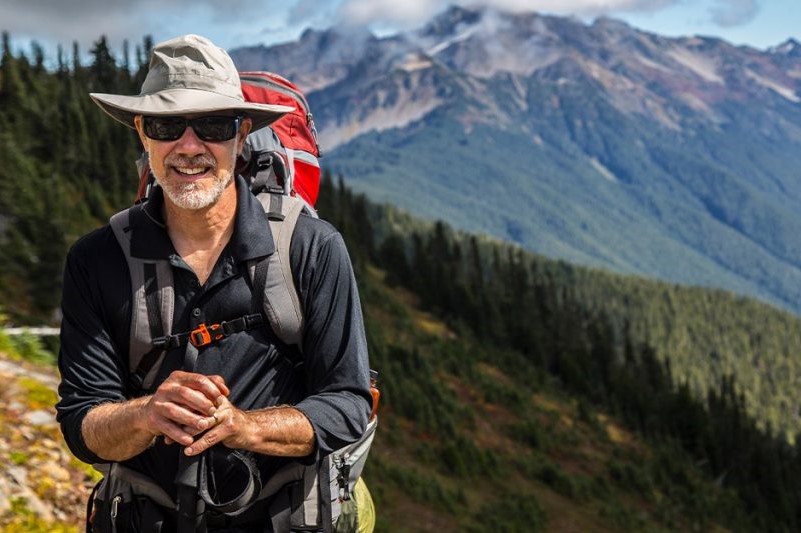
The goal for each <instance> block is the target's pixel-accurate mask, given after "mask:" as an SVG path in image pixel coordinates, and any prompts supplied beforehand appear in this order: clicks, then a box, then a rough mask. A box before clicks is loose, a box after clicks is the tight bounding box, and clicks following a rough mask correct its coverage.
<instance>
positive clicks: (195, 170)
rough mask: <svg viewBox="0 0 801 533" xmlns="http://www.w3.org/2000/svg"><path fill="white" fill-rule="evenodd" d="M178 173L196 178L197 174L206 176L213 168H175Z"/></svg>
mask: <svg viewBox="0 0 801 533" xmlns="http://www.w3.org/2000/svg"><path fill="white" fill-rule="evenodd" d="M173 168H174V169H175V170H176V172H178V173H180V174H185V175H187V176H195V175H197V174H204V173H206V172H208V171H209V170H211V167H173Z"/></svg>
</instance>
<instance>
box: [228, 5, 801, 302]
mask: <svg viewBox="0 0 801 533" xmlns="http://www.w3.org/2000/svg"><path fill="white" fill-rule="evenodd" d="M231 55H232V57H233V58H234V60H235V62H237V64H238V66H239V67H240V68H241V69H269V70H274V71H277V72H281V73H283V74H285V75H286V76H287V77H289V78H290V79H292V80H294V81H296V82H297V83H298V84H299V85H300V86H301V87H303V88H304V89H305V90H307V91H308V96H309V101H310V104H311V106H312V109H313V110H314V113H315V121H316V124H317V127H318V129H319V132H320V142H321V146H322V149H323V152H324V154H325V157H324V159H323V164H324V165H325V166H326V167H327V168H329V169H332V170H334V171H335V172H341V173H342V174H343V175H344V176H345V177H346V179H347V180H348V183H349V184H351V185H352V186H353V187H355V188H356V189H358V190H361V191H365V192H367V193H369V194H370V195H371V197H373V198H374V199H377V200H380V201H388V202H390V203H392V204H395V205H399V206H401V207H403V208H405V209H408V210H410V211H412V212H414V213H416V214H418V215H422V216H425V217H428V218H431V219H434V218H437V219H444V220H447V221H449V222H451V223H453V224H454V225H456V226H458V227H460V228H463V229H467V230H470V231H479V232H486V233H489V234H492V235H495V236H497V237H500V238H502V239H505V240H508V241H511V242H515V243H519V244H521V245H523V246H524V247H526V248H528V249H530V250H534V251H537V252H540V253H543V254H546V255H548V256H552V257H556V258H562V259H567V260H570V261H573V262H578V263H582V264H588V265H593V266H600V267H605V268H609V269H613V270H616V271H620V272H626V273H637V274H643V275H646V276H650V277H656V278H661V279H665V280H670V281H675V282H681V283H689V284H697V285H705V286H714V287H721V288H725V289H728V290H731V291H736V292H738V293H741V294H747V295H752V296H757V297H759V298H761V299H763V300H766V301H769V302H771V303H774V304H776V305H780V306H783V307H785V308H789V309H792V310H794V311H796V312H799V311H801V217H799V216H798V213H799V208H801V180H799V179H798V178H797V176H798V170H797V169H798V168H801V105H799V103H800V102H801V97H800V96H799V94H801V93H799V88H800V87H801V85H800V84H801V81H800V80H801V48H800V47H799V44H798V43H796V42H795V41H793V40H789V41H787V42H785V43H782V44H781V45H778V46H776V47H774V48H771V49H769V50H766V51H760V50H756V49H753V48H749V47H736V46H733V45H731V44H729V43H727V42H725V41H722V40H719V39H715V38H708V37H687V38H666V37H662V36H659V35H655V34H651V33H647V32H643V31H640V30H637V29H635V28H632V27H630V26H628V25H626V24H624V23H622V22H619V21H616V20H612V19H608V18H600V19H598V20H596V21H595V22H594V23H592V24H590V25H587V24H584V23H582V22H580V21H577V20H575V19H571V18H562V17H554V16H544V15H540V14H537V13H528V14H519V13H518V14H514V15H513V14H509V13H504V12H502V11H497V10H492V9H489V8H481V9H467V8H458V7H452V8H450V9H448V10H446V11H445V12H444V13H442V14H441V15H439V16H438V17H436V18H434V19H433V20H431V21H430V22H429V23H428V24H427V25H425V26H424V27H422V28H420V29H418V30H415V31H409V32H405V33H400V34H397V35H393V36H390V37H383V38H379V37H376V36H373V35H371V34H369V33H367V32H354V33H351V32H346V31H338V30H335V29H332V30H326V31H314V30H308V31H306V32H305V33H303V34H302V35H301V37H300V38H299V39H298V40H297V41H296V42H292V43H285V44H281V45H277V46H273V47H268V48H267V47H249V48H240V49H236V50H232V51H231Z"/></svg>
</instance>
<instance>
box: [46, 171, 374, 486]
mask: <svg viewBox="0 0 801 533" xmlns="http://www.w3.org/2000/svg"><path fill="white" fill-rule="evenodd" d="M236 186H237V201H238V204H237V212H236V217H235V222H234V232H233V235H232V237H231V240H230V242H229V243H228V245H227V246H226V247H225V249H224V250H223V252H222V253H221V255H220V257H219V259H218V261H217V263H216V265H215V266H214V269H213V271H212V273H211V275H210V276H209V278H208V280H206V282H205V284H203V285H200V283H199V282H198V279H197V276H195V274H194V272H192V270H191V269H190V268H189V267H188V265H187V264H186V263H185V262H184V261H183V259H181V257H180V256H179V255H178V254H177V253H176V251H175V248H174V247H173V245H172V242H171V241H170V239H169V236H168V234H167V230H166V227H165V226H164V224H163V217H162V214H161V211H162V205H163V202H164V200H163V196H162V192H161V190H160V189H156V192H155V193H154V195H153V196H152V198H151V199H150V200H149V201H148V202H147V203H145V204H141V208H135V212H133V213H132V216H131V225H132V227H133V232H132V243H131V245H132V246H131V250H132V255H137V256H140V257H154V258H162V259H164V258H166V259H169V261H170V263H171V265H172V269H173V277H174V283H175V311H174V316H173V332H174V333H180V332H186V331H189V330H191V329H194V328H195V327H197V326H198V325H199V324H201V323H206V324H213V323H219V322H222V321H224V320H231V319H235V318H239V317H241V316H243V315H247V314H249V313H250V312H251V299H252V293H251V289H250V283H249V279H248V273H247V261H248V260H251V259H258V258H261V257H264V256H266V255H269V254H271V253H273V252H274V250H275V246H274V243H273V240H272V236H271V233H270V229H269V225H268V222H267V219H266V217H265V214H264V209H263V208H262V206H261V205H260V204H259V202H258V200H256V198H255V197H254V196H253V195H252V194H251V193H250V191H249V190H248V188H247V185H246V184H245V183H244V180H242V179H241V178H237V182H236ZM290 264H291V268H292V273H293V276H294V282H295V287H296V288H297V290H298V293H299V295H300V301H301V308H302V310H303V317H304V330H303V344H302V345H303V348H304V349H303V353H302V354H300V355H298V356H299V357H301V358H302V360H303V365H302V366H301V367H300V369H299V370H296V369H295V368H294V367H293V364H292V362H291V361H290V360H291V359H292V357H293V356H292V354H290V353H288V350H289V349H290V348H287V347H286V346H284V345H283V344H282V343H280V341H277V339H276V337H275V335H274V334H273V333H272V331H271V330H270V328H269V325H265V326H264V327H261V328H258V329H254V330H250V331H243V332H239V333H235V334H233V335H231V336H228V337H226V338H224V339H222V340H220V341H218V342H216V343H213V344H211V345H209V346H205V347H201V348H200V349H199V350H200V353H199V355H198V359H197V366H196V368H195V371H196V372H199V373H202V374H206V375H211V374H219V375H221V376H223V378H225V382H226V384H227V385H228V387H229V388H230V390H231V393H230V395H229V398H230V400H231V402H232V403H233V404H234V405H236V406H237V407H238V408H240V409H243V410H252V409H258V408H263V407H268V406H273V405H287V404H288V405H294V406H295V407H297V408H298V409H299V410H300V411H301V412H303V413H304V414H305V415H306V417H307V418H308V419H309V421H310V422H311V424H312V426H313V428H314V432H315V436H316V444H317V450H316V454H327V453H330V452H331V451H333V450H335V449H337V448H340V447H341V446H343V445H345V444H347V443H350V442H353V441H355V440H356V439H357V438H358V437H359V436H360V435H361V434H362V432H363V431H364V428H365V426H366V424H367V418H368V415H369V413H370V402H371V396H370V391H369V364H368V357H367V344H366V341H365V338H364V324H363V321H362V314H361V305H360V303H359V295H358V291H357V287H356V282H355V279H354V277H353V269H352V267H351V263H350V259H349V257H348V253H347V250H346V248H345V245H344V242H343V240H342V237H341V235H340V234H339V233H338V232H337V231H336V230H335V229H334V228H333V227H332V226H331V225H330V224H328V223H326V222H324V221H322V220H319V219H315V218H313V217H310V216H308V215H305V214H302V215H301V216H300V218H299V219H298V223H297V226H296V228H295V231H294V233H293V235H292V240H291V246H290ZM61 307H62V313H63V318H62V324H61V351H60V353H59V370H60V372H61V384H60V385H59V395H60V397H61V400H60V401H59V403H58V405H57V408H58V421H59V423H60V424H61V430H62V432H63V434H64V437H65V440H66V441H67V444H68V445H69V447H70V449H71V450H72V452H73V453H74V454H75V455H76V457H78V458H79V459H81V460H82V461H85V462H88V463H103V462H107V461H104V460H103V459H101V458H100V457H98V456H97V455H96V454H94V453H93V452H92V451H91V450H90V449H89V448H87V446H86V444H85V443H84V441H83V438H82V435H81V429H80V428H81V424H82V422H83V418H84V417H85V416H86V413H87V412H88V411H89V410H90V409H91V408H93V407H95V406H97V405H99V404H101V403H105V402H119V401H123V400H125V399H127V393H126V384H127V383H128V381H127V380H128V374H129V370H128V349H129V348H128V346H129V338H130V327H131V280H130V275H129V272H128V265H127V262H126V260H125V256H124V255H123V252H122V249H121V248H120V246H119V244H118V243H117V240H116V238H115V237H114V234H113V232H112V230H111V228H110V226H108V225H106V226H104V227H103V228H101V229H99V230H96V231H94V232H92V233H90V234H88V235H86V236H84V237H83V238H81V239H80V240H78V241H77V242H76V243H75V244H74V245H73V246H72V248H71V249H70V251H69V254H68V256H67V262H66V267H65V271H64V288H63V296H62V304H61ZM265 322H267V321H266V320H265ZM183 356H184V349H183V348H177V349H175V350H173V351H171V352H169V353H168V354H167V357H166V358H165V361H164V363H163V365H162V367H161V369H160V372H159V375H158V378H157V379H156V381H155V384H154V387H153V388H151V389H150V390H147V391H144V393H151V392H153V390H155V387H157V386H158V384H159V383H160V382H161V381H163V380H164V378H166V376H168V375H169V373H170V372H172V371H173V370H176V369H179V368H182V365H183ZM179 453H180V447H179V446H178V445H174V444H173V445H169V446H168V445H165V444H164V443H163V441H162V439H158V441H157V443H156V444H155V445H154V446H152V447H150V448H148V449H147V450H145V451H144V452H143V453H141V454H139V455H138V456H136V457H134V458H132V459H130V460H128V461H125V462H124V464H126V466H130V467H131V468H134V469H135V470H138V471H140V472H142V473H145V474H147V475H149V476H151V477H152V478H153V479H155V480H156V481H157V482H158V483H159V484H160V485H161V486H162V487H164V489H165V490H166V491H167V492H168V493H170V494H172V495H174V494H175V489H174V485H173V480H174V478H175V473H176V470H177V464H178V454H179ZM307 459H308V458H307ZM287 460H288V459H285V458H277V457H267V456H260V457H259V467H260V470H261V471H262V476H267V477H269V475H270V474H271V473H272V472H274V471H275V469H277V468H279V467H280V466H281V465H283V464H285V463H286V461H287ZM263 479H265V478H264V477H263Z"/></svg>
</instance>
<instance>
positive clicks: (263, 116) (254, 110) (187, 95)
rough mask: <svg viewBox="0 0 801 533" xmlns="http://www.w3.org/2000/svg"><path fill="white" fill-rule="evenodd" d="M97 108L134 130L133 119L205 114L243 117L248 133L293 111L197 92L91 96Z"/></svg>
mask: <svg viewBox="0 0 801 533" xmlns="http://www.w3.org/2000/svg"><path fill="white" fill-rule="evenodd" d="M89 96H91V97H92V100H94V102H95V103H96V104H97V105H98V106H100V108H101V109H102V110H103V111H105V112H106V113H108V114H109V115H111V117H112V118H114V119H115V120H118V121H120V122H122V123H123V124H125V125H126V126H128V127H129V128H135V127H136V126H135V125H134V117H135V116H136V115H194V114H205V113H243V114H245V115H246V116H248V117H250V119H251V120H252V121H253V127H252V128H251V131H256V130H258V129H261V128H263V127H265V126H269V125H270V124H272V123H273V122H275V121H276V120H278V119H279V118H281V117H282V116H284V115H285V114H286V113H289V112H290V111H293V110H294V109H295V108H294V107H290V106H285V105H274V104H256V103H252V102H244V101H242V100H239V99H237V98H231V97H229V96H225V95H222V94H217V93H213V92H209V91H199V90H196V89H172V90H166V91H160V92H158V93H154V94H146V95H142V96H124V95H119V94H104V93H90V94H89Z"/></svg>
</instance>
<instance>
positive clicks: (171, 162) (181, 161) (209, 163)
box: [164, 154, 217, 169]
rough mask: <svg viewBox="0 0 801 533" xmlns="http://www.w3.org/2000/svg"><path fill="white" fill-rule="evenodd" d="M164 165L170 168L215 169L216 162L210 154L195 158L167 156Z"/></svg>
mask: <svg viewBox="0 0 801 533" xmlns="http://www.w3.org/2000/svg"><path fill="white" fill-rule="evenodd" d="M164 164H165V165H168V166H171V167H184V168H187V167H210V168H212V169H214V168H217V160H216V159H214V156H212V155H211V154H200V155H198V156H195V157H185V156H180V155H172V156H167V158H166V159H165V160H164Z"/></svg>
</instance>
